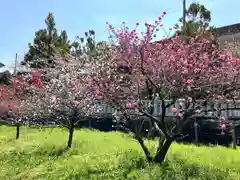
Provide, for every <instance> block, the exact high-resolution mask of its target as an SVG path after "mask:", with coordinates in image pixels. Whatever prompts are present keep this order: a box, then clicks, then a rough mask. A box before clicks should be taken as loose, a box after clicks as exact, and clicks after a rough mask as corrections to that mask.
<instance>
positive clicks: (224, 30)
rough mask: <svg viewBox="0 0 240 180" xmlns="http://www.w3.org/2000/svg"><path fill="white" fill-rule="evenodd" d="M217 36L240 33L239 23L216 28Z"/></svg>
mask: <svg viewBox="0 0 240 180" xmlns="http://www.w3.org/2000/svg"><path fill="white" fill-rule="evenodd" d="M216 31H217V33H216V34H217V36H223V35H230V34H237V33H240V23H237V24H232V25H228V26H222V27H219V28H216Z"/></svg>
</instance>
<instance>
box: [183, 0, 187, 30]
mask: <svg viewBox="0 0 240 180" xmlns="http://www.w3.org/2000/svg"><path fill="white" fill-rule="evenodd" d="M182 18H183V26H185V23H186V0H183V17H182Z"/></svg>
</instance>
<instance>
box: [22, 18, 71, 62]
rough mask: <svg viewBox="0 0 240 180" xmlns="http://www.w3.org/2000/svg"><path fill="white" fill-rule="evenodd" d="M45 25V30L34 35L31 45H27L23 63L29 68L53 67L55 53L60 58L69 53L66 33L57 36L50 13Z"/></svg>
mask: <svg viewBox="0 0 240 180" xmlns="http://www.w3.org/2000/svg"><path fill="white" fill-rule="evenodd" d="M45 24H46V28H45V29H40V30H38V31H37V32H36V33H35V38H34V40H33V43H32V44H31V43H29V51H28V53H27V54H26V55H25V57H24V62H23V63H29V64H30V66H31V67H45V66H53V65H54V58H53V57H54V53H56V51H58V52H60V54H61V55H62V56H65V55H66V54H67V53H69V51H70V44H69V43H70V42H69V41H68V36H67V32H66V31H65V30H64V31H62V32H61V33H60V35H58V31H57V29H56V24H55V20H54V16H53V14H52V13H49V14H48V16H47V18H46V20H45Z"/></svg>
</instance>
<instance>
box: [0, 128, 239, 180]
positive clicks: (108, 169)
mask: <svg viewBox="0 0 240 180" xmlns="http://www.w3.org/2000/svg"><path fill="white" fill-rule="evenodd" d="M21 131H22V136H21V139H19V140H18V141H16V140H15V139H14V135H15V131H14V128H12V127H6V126H0V146H1V148H0V159H1V161H0V167H1V168H0V179H9V180H13V179H26V180H30V179H46V180H48V179H49V180H50V179H51V180H54V179H66V180H67V179H76V180H77V179H83V180H85V179H86V180H88V179H110V180H111V179H113V180H116V179H119V180H120V179H129V180H131V179H132V180H133V179H139V180H148V179H151V180H159V179H162V180H169V179H172V180H183V179H192V180H193V179H194V180H203V179H211V180H218V179H221V180H239V179H240V176H239V175H240V165H239V164H240V158H239V152H238V151H237V150H233V149H227V148H223V147H206V146H203V147H196V146H193V145H181V144H173V145H172V147H171V149H170V151H169V153H168V157H167V161H166V162H164V163H163V164H162V165H158V164H148V163H147V162H146V161H145V160H144V159H145V158H144V155H143V152H142V151H141V150H140V148H139V145H138V144H137V142H135V141H134V140H133V139H132V138H130V137H128V135H126V134H122V133H116V132H110V133H104V132H98V131H90V130H81V131H76V134H75V138H74V141H73V148H72V149H71V150H69V151H65V150H64V147H65V142H64V141H63V139H65V140H67V131H66V130H65V129H60V128H45V129H33V128H22V129H21ZM147 145H148V146H149V147H152V148H151V149H152V151H154V148H156V146H157V143H156V142H155V141H148V143H147Z"/></svg>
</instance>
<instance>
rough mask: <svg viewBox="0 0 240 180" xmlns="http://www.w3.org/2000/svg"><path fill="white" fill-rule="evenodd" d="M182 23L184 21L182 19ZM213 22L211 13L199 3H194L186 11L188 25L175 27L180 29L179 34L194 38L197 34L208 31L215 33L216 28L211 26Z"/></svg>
mask: <svg viewBox="0 0 240 180" xmlns="http://www.w3.org/2000/svg"><path fill="white" fill-rule="evenodd" d="M179 21H180V23H182V22H183V19H182V18H180V20H179ZM210 21H211V12H210V10H208V9H207V8H206V7H205V6H204V5H201V4H199V3H195V2H194V3H192V4H190V6H189V7H188V9H187V10H186V23H185V25H178V24H176V25H175V27H176V28H177V29H180V30H179V31H178V33H181V35H182V36H187V37H193V36H195V35H196V34H197V33H200V32H203V31H206V30H208V31H209V32H211V33H212V32H213V30H214V29H215V28H214V27H211V26H209V23H210Z"/></svg>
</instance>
